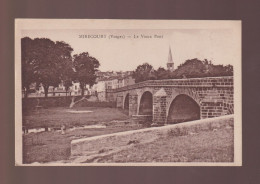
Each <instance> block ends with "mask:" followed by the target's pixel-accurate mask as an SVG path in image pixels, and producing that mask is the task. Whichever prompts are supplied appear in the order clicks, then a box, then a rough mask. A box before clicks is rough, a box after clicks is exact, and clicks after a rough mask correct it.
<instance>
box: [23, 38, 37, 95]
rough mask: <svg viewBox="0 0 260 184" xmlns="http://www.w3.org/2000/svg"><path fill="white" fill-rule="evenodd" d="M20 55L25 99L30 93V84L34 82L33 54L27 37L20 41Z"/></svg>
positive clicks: (31, 42)
mask: <svg viewBox="0 0 260 184" xmlns="http://www.w3.org/2000/svg"><path fill="white" fill-rule="evenodd" d="M21 48H22V50H21V55H22V88H23V89H24V90H25V97H27V95H28V92H29V91H30V90H29V89H30V84H32V83H33V82H35V77H36V75H35V62H36V60H35V58H34V57H33V54H34V52H35V50H34V46H33V40H32V39H31V38H29V37H25V38H22V40H21Z"/></svg>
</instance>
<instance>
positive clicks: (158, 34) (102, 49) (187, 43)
mask: <svg viewBox="0 0 260 184" xmlns="http://www.w3.org/2000/svg"><path fill="white" fill-rule="evenodd" d="M21 33H22V37H26V36H28V37H30V38H32V39H34V38H49V39H51V40H53V41H64V42H66V43H68V44H70V46H71V47H72V48H73V49H74V51H73V53H72V55H74V54H79V53H81V52H88V53H89V54H90V55H91V56H93V57H95V58H96V59H98V60H99V62H100V64H101V65H100V68H99V69H100V70H101V71H112V70H113V71H131V70H135V69H136V67H137V66H138V65H140V64H143V63H145V62H147V63H149V64H151V65H152V66H153V67H154V68H155V69H157V68H158V67H164V68H166V63H167V61H168V54H169V48H171V51H172V58H173V62H174V65H175V68H177V66H178V65H180V64H181V63H184V62H185V61H186V60H188V59H193V58H198V59H201V60H204V59H207V60H211V61H212V63H213V64H223V65H227V64H231V65H235V64H236V62H238V61H237V60H236V58H237V54H238V53H237V50H236V49H237V48H236V47H235V46H234V45H235V44H236V43H237V38H236V37H235V36H234V34H233V32H232V29H162V30H160V29H153V30H152V29H149V30H140V29H139V30H138V29H114V30H102V29H97V30H93V29H92V30H90V29H75V30H73V29H69V30H68V29H66V30H62V29H55V30H53V29H49V30H43V29H41V30H35V29H33V30H22V32H21ZM80 35H81V37H80ZM82 35H83V36H82ZM88 35H90V36H91V38H90V37H88ZM96 35H99V36H100V35H103V38H100V37H99V38H92V36H94V37H95V36H96ZM142 35H145V36H148V37H149V38H143V37H142ZM120 36H121V38H118V37H120ZM137 36H138V37H137ZM104 37H105V38H104ZM122 37H124V38H122Z"/></svg>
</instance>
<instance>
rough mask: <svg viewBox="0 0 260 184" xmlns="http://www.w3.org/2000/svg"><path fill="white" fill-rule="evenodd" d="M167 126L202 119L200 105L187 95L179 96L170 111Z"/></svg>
mask: <svg viewBox="0 0 260 184" xmlns="http://www.w3.org/2000/svg"><path fill="white" fill-rule="evenodd" d="M167 114H168V116H167V124H173V123H181V122H185V121H191V120H197V119H200V105H199V104H198V103H197V101H196V100H194V99H193V98H192V97H190V96H189V95H187V94H179V95H177V96H176V97H175V98H174V99H173V100H172V102H171V104H170V106H169V109H168V113H167Z"/></svg>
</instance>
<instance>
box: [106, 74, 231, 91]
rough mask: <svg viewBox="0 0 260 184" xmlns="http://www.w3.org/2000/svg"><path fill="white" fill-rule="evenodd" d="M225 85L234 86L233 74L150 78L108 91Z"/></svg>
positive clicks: (226, 86)
mask: <svg viewBox="0 0 260 184" xmlns="http://www.w3.org/2000/svg"><path fill="white" fill-rule="evenodd" d="M161 86H165V87H167V86H169V87H220V88H221V87H225V88H233V76H224V77H204V78H189V79H165V80H148V81H143V82H140V83H136V84H133V85H129V86H124V87H122V88H117V89H107V93H116V92H121V91H128V90H132V89H138V88H144V87H161Z"/></svg>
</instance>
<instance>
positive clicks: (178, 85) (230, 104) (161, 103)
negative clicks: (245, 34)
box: [106, 76, 234, 124]
mask: <svg viewBox="0 0 260 184" xmlns="http://www.w3.org/2000/svg"><path fill="white" fill-rule="evenodd" d="M146 91H149V92H150V93H152V95H153V99H152V100H153V123H156V124H165V123H167V122H166V120H167V116H168V113H169V108H170V105H171V103H172V102H173V100H174V99H175V98H176V97H177V96H178V95H181V94H182V95H187V96H189V97H191V98H192V99H193V100H194V101H195V102H196V103H197V104H198V105H199V107H200V118H201V119H205V118H211V117H218V116H223V115H228V114H233V113H234V86H233V77H232V76H225V77H205V78H192V79H167V80H150V81H144V82H140V83H137V84H134V85H130V86H125V87H122V88H118V89H109V90H107V95H106V96H107V99H106V100H107V101H113V102H116V103H117V107H118V108H124V104H125V103H124V101H125V99H126V95H127V94H129V115H130V116H132V115H138V114H139V107H140V99H141V97H142V95H143V94H144V92H146Z"/></svg>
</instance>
